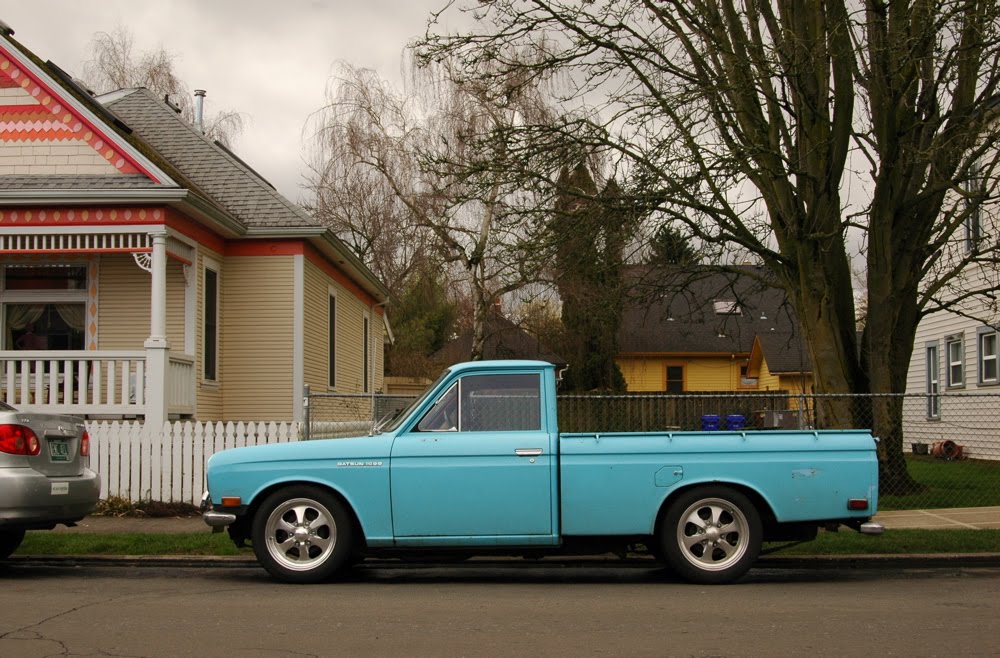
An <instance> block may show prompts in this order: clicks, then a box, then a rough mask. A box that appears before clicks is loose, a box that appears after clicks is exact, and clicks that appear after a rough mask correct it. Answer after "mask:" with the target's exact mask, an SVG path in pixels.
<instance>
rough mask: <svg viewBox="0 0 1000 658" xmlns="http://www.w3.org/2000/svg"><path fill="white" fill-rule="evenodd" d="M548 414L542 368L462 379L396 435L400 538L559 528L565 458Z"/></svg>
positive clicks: (468, 537) (524, 533) (481, 536)
mask: <svg viewBox="0 0 1000 658" xmlns="http://www.w3.org/2000/svg"><path fill="white" fill-rule="evenodd" d="M543 413H544V411H543V406H542V399H541V376H540V375H539V374H538V373H530V374H515V373H496V374H469V375H466V376H464V377H462V378H460V379H458V380H456V381H455V382H454V383H453V384H452V386H451V387H450V388H449V389H447V390H446V391H445V392H444V393H443V394H442V395H441V396H439V398H438V399H437V400H436V401H435V403H434V404H433V405H432V406H431V407H430V409H429V410H428V411H427V412H426V413H425V414H424V415H423V417H422V418H421V419H420V420H419V421H417V422H416V423H415V424H414V425H413V426H412V427H411V428H410V429H409V430H408V431H407V432H405V433H402V434H400V435H399V436H397V437H396V439H395V441H394V442H393V447H392V460H391V471H390V479H391V488H392V518H393V531H394V533H393V534H394V535H395V537H396V538H397V541H399V540H400V538H407V537H410V538H416V537H438V538H441V537H454V538H456V541H455V543H456V544H461V543H478V542H481V541H484V540H485V538H488V537H497V538H500V537H508V538H510V539H511V540H513V539H514V538H515V537H528V536H538V535H541V536H546V535H551V534H552V528H553V520H552V477H553V465H554V463H555V456H554V455H553V454H552V445H553V443H554V442H553V441H551V440H550V437H549V434H548V433H547V432H545V431H544V427H545V424H544V423H543ZM461 538H465V539H464V540H463V539H461ZM477 538H478V540H477ZM400 543H402V544H406V543H419V542H412V541H410V542H408V541H406V540H405V539H404V540H403V541H400ZM435 543H438V544H440V543H441V542H435Z"/></svg>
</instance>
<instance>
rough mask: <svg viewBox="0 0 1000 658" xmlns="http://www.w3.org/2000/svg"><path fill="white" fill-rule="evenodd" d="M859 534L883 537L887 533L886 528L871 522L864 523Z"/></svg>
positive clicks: (859, 529)
mask: <svg viewBox="0 0 1000 658" xmlns="http://www.w3.org/2000/svg"><path fill="white" fill-rule="evenodd" d="M858 532H860V533H861V534H863V535H881V534H882V533H883V532H885V526H884V525H882V524H881V523H877V522H875V521H869V522H868V523H862V524H861V527H860V528H858Z"/></svg>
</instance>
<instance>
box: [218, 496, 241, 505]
mask: <svg viewBox="0 0 1000 658" xmlns="http://www.w3.org/2000/svg"><path fill="white" fill-rule="evenodd" d="M220 502H221V503H222V506H223V507H239V506H240V505H242V504H243V499H242V498H240V497H239V496H223V497H222V500H221V501H220Z"/></svg>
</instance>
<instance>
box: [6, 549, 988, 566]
mask: <svg viewBox="0 0 1000 658" xmlns="http://www.w3.org/2000/svg"><path fill="white" fill-rule="evenodd" d="M6 564H8V565H12V566H53V567H88V566H89V567H163V568H187V569H192V568H194V569H225V568H230V569H248V568H253V569H256V568H259V565H258V564H257V560H256V559H255V558H253V557H252V556H239V555H234V556H214V555H18V556H14V557H11V558H8V560H7V562H6ZM602 565H607V566H611V565H614V566H617V567H628V568H656V567H657V563H656V562H655V561H653V560H652V559H651V558H639V557H636V558H625V559H620V558H617V557H605V556H592V557H572V558H543V559H538V560H525V559H522V558H507V559H498V558H489V557H487V558H473V559H471V560H468V561H465V562H460V563H456V562H419V563H413V562H402V561H398V560H391V559H386V560H376V559H372V560H368V561H366V562H364V563H362V564H360V565H358V567H356V568H362V569H394V570H395V569H426V568H439V567H448V568H462V569H468V568H483V567H511V566H515V567H517V568H521V567H526V568H534V567H545V566H558V567H577V568H583V567H595V566H602ZM753 568H754V569H800V570H802V569H805V570H809V569H812V570H823V569H941V568H953V569H962V568H1000V553H960V554H954V553H952V554H915V555H803V556H764V557H761V558H759V559H758V560H757V562H756V563H754V566H753Z"/></svg>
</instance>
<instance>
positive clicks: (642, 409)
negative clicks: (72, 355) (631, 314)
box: [305, 393, 1000, 509]
mask: <svg viewBox="0 0 1000 658" xmlns="http://www.w3.org/2000/svg"><path fill="white" fill-rule="evenodd" d="M845 398H846V399H848V400H849V401H850V402H851V403H852V405H853V406H852V408H853V409H854V410H855V417H857V418H859V419H860V420H859V421H858V423H857V425H858V426H859V428H862V429H870V428H871V427H872V425H873V421H872V417H871V415H870V411H869V415H866V413H865V410H871V409H872V407H873V403H874V402H875V401H876V400H877V399H879V398H882V399H891V400H892V401H893V402H894V403H895V404H897V405H899V407H901V409H902V420H901V426H900V427H898V428H891V431H892V432H893V433H894V441H891V442H883V444H882V450H881V453H882V454H881V455H880V457H881V459H882V460H883V463H885V462H887V461H893V460H891V459H887V454H886V451H887V450H892V451H894V452H895V455H896V456H897V457H898V456H900V455H899V453H900V452H902V455H901V457H902V462H899V460H898V459H897V460H895V461H896V462H897V463H901V464H902V466H901V468H905V473H904V474H903V476H902V478H900V477H898V476H899V473H897V474H896V475H897V477H894V478H888V477H885V476H884V475H883V481H882V485H883V486H882V491H881V495H880V501H879V508H880V509H920V508H938V507H981V506H997V505H1000V393H942V394H939V395H898V396H819V395H799V394H788V393H732V394H729V393H700V394H699V393H686V394H683V395H672V394H670V395H668V394H662V393H650V394H642V393H636V394H627V395H590V394H584V395H575V394H563V395H560V396H558V398H557V409H558V414H559V429H560V431H562V432H601V433H604V432H680V431H692V430H697V431H706V432H715V431H741V432H742V431H746V432H753V431H758V430H772V429H781V430H813V429H823V427H822V422H820V420H819V418H818V416H820V414H819V413H818V410H819V409H821V408H822V407H823V405H824V404H826V403H829V402H832V401H836V400H843V399H845ZM414 400H415V396H410V395H381V394H379V395H349V394H328V393H323V394H311V395H308V396H307V399H306V409H307V419H306V424H305V429H306V432H305V434H306V437H307V438H312V439H319V438H338V437H346V436H359V435H365V434H367V433H369V432H370V431H371V429H372V427H373V426H374V424H376V423H378V422H380V421H382V422H384V421H385V419H389V418H392V417H394V416H396V415H398V414H399V413H402V412H403V411H404V410H405V409H406V407H407V406H409V405H410V404H411V403H412V402H413V401H414ZM890 443H894V444H895V447H890V445H889V444H890ZM900 446H901V449H900Z"/></svg>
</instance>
